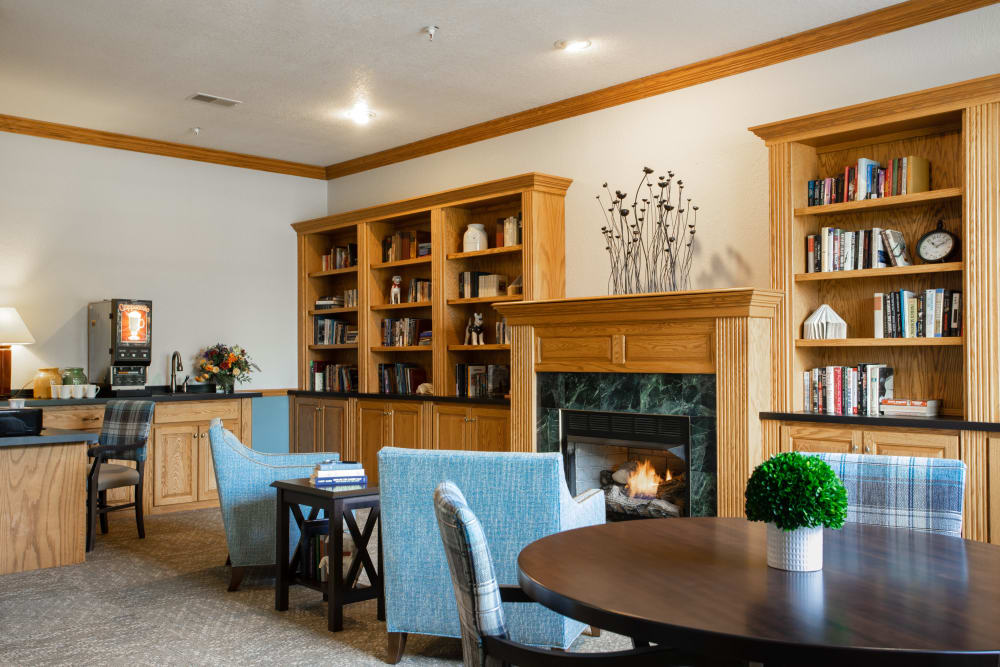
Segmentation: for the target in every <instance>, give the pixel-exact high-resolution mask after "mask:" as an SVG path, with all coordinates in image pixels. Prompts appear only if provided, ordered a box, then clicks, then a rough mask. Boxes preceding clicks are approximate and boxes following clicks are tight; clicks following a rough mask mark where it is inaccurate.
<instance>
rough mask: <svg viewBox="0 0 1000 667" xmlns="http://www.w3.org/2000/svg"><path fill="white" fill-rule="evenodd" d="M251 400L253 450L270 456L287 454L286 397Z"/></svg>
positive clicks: (265, 397) (266, 397) (264, 397)
mask: <svg viewBox="0 0 1000 667" xmlns="http://www.w3.org/2000/svg"><path fill="white" fill-rule="evenodd" d="M251 400H253V448H254V449H256V450H257V451H260V452H268V453H271V454H287V453H288V397H287V396H262V397H260V398H254V399H251Z"/></svg>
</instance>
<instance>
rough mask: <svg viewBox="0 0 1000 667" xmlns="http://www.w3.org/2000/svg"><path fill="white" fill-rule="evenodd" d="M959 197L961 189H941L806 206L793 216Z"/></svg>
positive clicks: (865, 209)
mask: <svg viewBox="0 0 1000 667" xmlns="http://www.w3.org/2000/svg"><path fill="white" fill-rule="evenodd" d="M961 196H962V188H942V189H940V190H928V191H927V192H917V193H914V194H912V195H896V196H895V197H881V198H879V199H863V200H861V201H846V202H840V203H838V204H824V205H822V206H806V207H804V208H797V209H795V215H796V216H801V215H836V214H838V213H852V212H855V211H874V210H878V209H890V208H899V207H902V206H914V205H916V204H923V203H924V202H930V201H936V200H942V199H957V198H959V197H961Z"/></svg>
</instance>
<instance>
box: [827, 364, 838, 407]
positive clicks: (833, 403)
mask: <svg viewBox="0 0 1000 667" xmlns="http://www.w3.org/2000/svg"><path fill="white" fill-rule="evenodd" d="M824 382H825V384H826V414H828V415H835V414H837V393H836V391H835V389H836V387H834V384H836V383H835V382H834V370H833V366H827V367H826V375H825V379H824Z"/></svg>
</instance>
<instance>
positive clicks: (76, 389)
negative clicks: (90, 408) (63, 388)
mask: <svg viewBox="0 0 1000 667" xmlns="http://www.w3.org/2000/svg"><path fill="white" fill-rule="evenodd" d="M83 390H84V386H83V385H82V384H71V385H70V394H71V395H72V396H73V398H83Z"/></svg>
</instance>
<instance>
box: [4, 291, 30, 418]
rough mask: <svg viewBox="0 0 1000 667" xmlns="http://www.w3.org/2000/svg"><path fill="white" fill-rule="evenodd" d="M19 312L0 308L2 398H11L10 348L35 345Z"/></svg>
mask: <svg viewBox="0 0 1000 667" xmlns="http://www.w3.org/2000/svg"><path fill="white" fill-rule="evenodd" d="M34 342H35V339H34V338H33V337H32V335H31V332H30V331H28V327H27V326H25V324H24V320H22V319H21V316H20V315H18V314H17V310H15V309H14V308H10V307H0V397H3V398H6V397H8V396H10V370H11V368H10V365H11V364H10V346H11V345H30V344H31V343H34Z"/></svg>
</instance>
